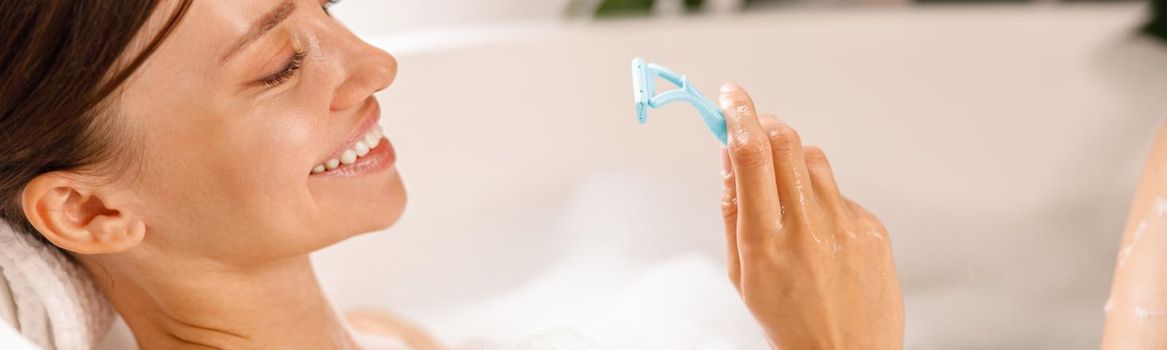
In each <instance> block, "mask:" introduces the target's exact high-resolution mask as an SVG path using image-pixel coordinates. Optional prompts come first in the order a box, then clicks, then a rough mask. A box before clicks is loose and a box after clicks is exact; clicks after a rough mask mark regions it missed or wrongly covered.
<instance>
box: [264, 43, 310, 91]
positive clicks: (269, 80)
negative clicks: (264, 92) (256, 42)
mask: <svg viewBox="0 0 1167 350" xmlns="http://www.w3.org/2000/svg"><path fill="white" fill-rule="evenodd" d="M304 57H306V53H305V52H304V51H303V50H296V52H295V53H293V54H292V57H291V58H290V59H288V63H287V64H285V65H284V68H283V69H281V70H280V71H279V72H276V73H274V74H272V75H269V76H267V77H265V78H263V79H262V80H261V82H262V83H263V85H264V86H267V87H275V86H279V85H280V84H283V83H284V82H286V81H288V80H289V79H291V78H292V77H293V76H295V75H296V71H298V70H300V68H301V67H303V66H304Z"/></svg>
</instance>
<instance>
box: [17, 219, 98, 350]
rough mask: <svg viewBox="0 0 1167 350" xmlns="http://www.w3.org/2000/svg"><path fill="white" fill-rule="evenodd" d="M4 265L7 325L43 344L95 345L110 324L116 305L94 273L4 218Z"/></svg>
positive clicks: (61, 347)
mask: <svg viewBox="0 0 1167 350" xmlns="http://www.w3.org/2000/svg"><path fill="white" fill-rule="evenodd" d="M0 271H2V272H3V278H2V279H0V316H3V318H4V322H5V323H7V326H4V327H11V328H12V329H15V330H16V331H17V332H19V333H20V335H21V336H23V337H24V338H26V339H27V340H29V341H31V342H32V343H34V344H36V345H37V346H39V347H41V348H44V349H58V350H75V349H77V350H80V349H92V348H93V347H95V346H96V345H97V344H98V342H100V341H101V338H102V337H103V336H104V335H105V334H106V333H107V331H108V330H109V327H110V323H111V321H112V320H113V309H112V307H110V305H109V303H108V302H106V300H105V298H104V297H102V295H101V292H100V291H99V290H98V289H97V287H96V286H95V285H94V284H93V281H92V280H91V279H90V275H89V273H88V272H87V271H85V269H84V268H82V267H81V266H80V265H78V264H77V263H75V262H74V261H72V260H71V259H69V257H68V256H66V255H65V254H64V253H62V252H61V251H59V250H57V249H56V248H55V247H51V246H48V245H47V244H44V243H42V242H40V241H38V240H36V239H34V238H33V237H31V236H30V235H28V234H25V233H21V232H17V231H16V230H15V229H13V228H12V226H11V225H9V224H8V223H7V222H4V221H3V220H0ZM0 326H2V325H0ZM6 333H11V332H6ZM3 336H5V335H4V334H2V333H0V337H3Z"/></svg>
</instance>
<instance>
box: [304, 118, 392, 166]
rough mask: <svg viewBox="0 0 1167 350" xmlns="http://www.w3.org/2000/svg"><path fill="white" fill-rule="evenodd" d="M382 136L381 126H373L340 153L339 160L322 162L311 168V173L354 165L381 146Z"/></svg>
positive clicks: (383, 134)
mask: <svg viewBox="0 0 1167 350" xmlns="http://www.w3.org/2000/svg"><path fill="white" fill-rule="evenodd" d="M384 136H385V132H384V131H383V130H382V129H381V126H380V125H374V126H373V128H372V129H369V132H368V133H366V134H365V137H363V138H361V139H359V140H357V142H356V143H355V144H353V147H352V148H350V149H347V150H344V152H341V154H340V157H339V158H333V159H329V160H328V161H327V162H324V164H319V165H317V166H316V167H314V168H312V173H313V174H319V173H323V172H325V171H330V170H333V169H336V168H339V167H340V166H341V165H342V164H343V165H348V164H353V163H356V162H357V159H359V158H361V157H364V156H366V155H368V154H369V152H372V150H373V149H374V148H377V146H379V145H381V138H382V137H384Z"/></svg>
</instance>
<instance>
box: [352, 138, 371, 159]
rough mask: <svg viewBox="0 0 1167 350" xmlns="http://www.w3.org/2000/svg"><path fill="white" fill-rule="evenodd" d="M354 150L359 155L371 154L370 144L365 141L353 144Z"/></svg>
mask: <svg viewBox="0 0 1167 350" xmlns="http://www.w3.org/2000/svg"><path fill="white" fill-rule="evenodd" d="M353 151H355V152H356V153H357V157H364V156H365V155H366V154H369V145H367V144H365V141H357V145H356V146H353Z"/></svg>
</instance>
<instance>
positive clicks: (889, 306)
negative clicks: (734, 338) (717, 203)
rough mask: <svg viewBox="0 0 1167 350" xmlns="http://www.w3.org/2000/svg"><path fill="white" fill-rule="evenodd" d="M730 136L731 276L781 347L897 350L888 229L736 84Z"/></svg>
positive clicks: (731, 87)
mask: <svg viewBox="0 0 1167 350" xmlns="http://www.w3.org/2000/svg"><path fill="white" fill-rule="evenodd" d="M720 102H721V108H722V112H723V114H724V115H725V118H726V127H727V129H728V132H729V145H728V147H727V149H725V150H723V154H722V155H723V157H724V160H725V196H724V198H723V202H722V211H723V213H724V216H725V236H726V240H727V243H728V246H729V254H728V255H729V277H730V280H731V281H732V282H733V285H734V287H736V288H737V290H738V292H739V293H740V294H741V297H742V300H743V301H745V304H746V306H747V307H749V309H750V312H751V313H752V314H753V315H754V317H755V318H757V320H758V322H759V323H761V326H762V328H763V329H764V330H765V332H766V334H767V335H768V336H769V338H770V341H771V344H773V345H774V346H775V347H777V348H780V349H901V348H902V347H903V329H904V318H903V302H902V299H901V297H900V287H899V281H898V279H897V278H896V272H895V265H894V263H893V262H892V255H891V245H890V242H889V241H888V237H887V231H886V230H885V229H884V227H883V225H882V224H880V222H879V219H877V218H876V217H875V216H874V215H872V214H871V213H869V212H867V211H866V210H864V209H863V208H862V207H860V206H859V205H857V204H855V203H854V202H851V201H849V200H847V199H845V198H843V196H842V195H841V194H840V193H839V189H838V187H837V186H836V185H835V179H834V175H832V174H831V168H830V166H829V165H828V164H827V157H826V156H825V155H824V154H823V152H822V151H821V150H819V149H817V148H813V147H806V148H804V147H802V145H801V142H800V141H799V136H798V133H796V132H795V131H794V129H792V128H790V127H789V126H787V125H785V124H783V123H782V122H781V121H778V119H776V118H773V117H763V118H761V119H759V118H758V117H757V114H756V113H755V110H754V104H753V102H752V101H751V100H750V97H749V95H747V94H746V92H745V91H743V90H742V89H741V88H740V87H738V86H737V85H735V84H726V85H725V86H723V87H722V89H721V96H720Z"/></svg>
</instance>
